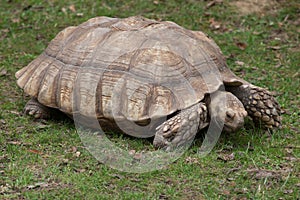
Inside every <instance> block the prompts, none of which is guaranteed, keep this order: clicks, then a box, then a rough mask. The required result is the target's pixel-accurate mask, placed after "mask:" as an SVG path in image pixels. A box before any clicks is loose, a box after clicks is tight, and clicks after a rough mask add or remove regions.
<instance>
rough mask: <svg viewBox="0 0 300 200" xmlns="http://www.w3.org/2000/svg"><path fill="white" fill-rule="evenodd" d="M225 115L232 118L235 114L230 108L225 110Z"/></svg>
mask: <svg viewBox="0 0 300 200" xmlns="http://www.w3.org/2000/svg"><path fill="white" fill-rule="evenodd" d="M226 116H227V117H228V118H230V119H233V118H234V116H235V113H234V112H233V111H231V110H228V111H226Z"/></svg>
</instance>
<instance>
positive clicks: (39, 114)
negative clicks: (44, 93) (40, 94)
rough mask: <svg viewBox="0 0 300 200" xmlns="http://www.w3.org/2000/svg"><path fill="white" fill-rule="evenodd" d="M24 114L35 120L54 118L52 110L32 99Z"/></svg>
mask: <svg viewBox="0 0 300 200" xmlns="http://www.w3.org/2000/svg"><path fill="white" fill-rule="evenodd" d="M24 113H25V114H27V115H30V116H33V117H34V118H35V119H48V118H50V117H51V116H52V109H51V108H49V107H47V106H44V105H43V104H41V103H40V102H38V100H37V99H35V98H31V99H30V100H29V101H28V102H27V104H26V105H25V107H24Z"/></svg>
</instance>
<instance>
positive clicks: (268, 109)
mask: <svg viewBox="0 0 300 200" xmlns="http://www.w3.org/2000/svg"><path fill="white" fill-rule="evenodd" d="M226 89H227V87H226ZM228 90H229V91H230V92H232V93H233V94H234V95H235V96H237V97H238V98H239V99H240V100H241V101H242V103H243V104H244V106H245V109H246V110H247V112H248V114H249V116H250V117H251V118H252V119H253V121H254V122H261V123H262V124H263V125H264V126H265V127H266V128H280V127H281V116H280V115H281V114H282V113H283V111H282V110H281V108H280V105H279V104H278V102H277V101H276V100H275V98H274V97H273V95H272V94H271V92H269V91H268V90H266V89H264V88H261V87H257V86H254V85H251V84H249V85H246V84H245V85H241V86H239V87H228Z"/></svg>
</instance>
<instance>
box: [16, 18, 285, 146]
mask: <svg viewBox="0 0 300 200" xmlns="http://www.w3.org/2000/svg"><path fill="white" fill-rule="evenodd" d="M16 78H17V84H18V85H19V86H20V87H21V88H22V89H23V90H24V91H25V93H26V94H28V95H30V96H31V97H32V98H31V99H30V100H29V101H28V103H27V104H26V106H25V108H24V112H25V113H26V114H29V115H32V116H33V117H34V118H36V119H43V118H44V119H46V118H49V117H51V116H53V115H55V114H54V113H55V112H53V110H60V111H62V112H63V113H65V114H67V115H68V116H70V117H74V116H75V115H77V114H78V115H80V116H81V118H80V119H81V122H80V123H82V124H85V125H86V126H88V127H91V128H93V127H94V125H95V124H94V125H92V124H91V123H90V120H89V119H91V118H95V117H96V118H97V122H98V123H99V124H100V126H101V128H102V127H104V129H117V130H121V131H123V132H125V133H126V134H128V135H132V136H134V137H141V138H147V137H153V136H155V137H154V140H153V144H154V146H155V147H156V148H170V147H177V146H180V145H183V144H184V143H185V142H187V141H190V140H191V138H193V137H194V136H195V135H196V133H197V132H198V131H199V130H201V129H203V128H205V127H207V126H208V125H209V124H210V123H211V122H212V121H215V122H220V123H219V124H221V125H222V122H223V126H222V127H223V128H222V129H223V130H224V132H235V131H237V130H239V129H240V128H242V127H243V125H244V118H245V117H246V116H249V117H250V118H252V119H253V121H254V122H255V124H262V125H263V126H264V127H266V128H270V129H272V128H279V127H280V126H281V116H280V115H281V112H282V111H281V108H280V105H279V104H278V103H277V101H276V100H275V98H274V96H273V95H272V93H271V92H269V91H268V90H267V89H265V88H261V87H258V86H255V85H252V84H250V83H249V82H247V81H245V80H243V79H241V78H239V77H237V76H236V75H235V74H234V73H233V72H232V71H231V70H230V69H229V68H228V66H227V64H226V59H225V57H224V55H223V54H222V52H221V50H220V48H219V47H218V46H217V44H216V43H215V42H214V41H213V40H212V39H211V38H209V37H208V36H207V35H205V34H204V33H203V32H201V31H192V30H187V29H185V28H183V27H181V26H179V25H177V24H176V23H174V22H170V21H156V20H151V19H147V18H144V17H141V16H133V17H128V18H123V19H119V18H110V17H104V16H102V17H96V18H92V19H89V20H88V21H86V22H84V23H82V24H80V25H79V26H71V27H67V28H65V29H64V30H63V31H61V32H60V33H59V34H58V35H57V36H56V37H55V38H54V39H53V40H52V41H51V42H50V44H49V46H48V47H47V48H46V50H45V51H44V52H43V53H42V54H41V55H40V56H38V57H37V58H36V59H35V60H33V61H32V62H31V63H30V64H28V65H27V66H26V67H24V68H22V69H20V70H19V71H18V72H16ZM74 97H75V98H74ZM99 124H98V125H99Z"/></svg>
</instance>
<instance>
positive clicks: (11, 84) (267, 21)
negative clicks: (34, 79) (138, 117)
mask: <svg viewBox="0 0 300 200" xmlns="http://www.w3.org/2000/svg"><path fill="white" fill-rule="evenodd" d="M299 8H300V4H299V2H298V1H297V0H261V1H258V0H257V1H256V0H253V1H251V0H245V1H228V0H214V1H194V0H189V1H177V0H169V1H164V0H157V1H151V0H143V1H139V0H138V1H127V0H117V1H105V0H103V1H85V2H84V3H82V2H81V1H79V0H74V1H72V2H69V3H63V2H62V1H56V0H50V1H39V0H31V1H3V2H2V3H1V7H0V15H1V18H0V41H1V42H0V58H1V59H0V152H1V153H0V199H53V198H57V199H70V198H72V199H83V198H86V199H108V198H118V199H297V198H299V193H300V191H299V190H300V171H299V169H300V166H299V163H300V162H299V159H300V142H299V141H300V137H299V129H300V124H299V115H300V112H299V110H300V109H299V107H300V106H299V105H300V100H299V99H300V92H299V91H300V90H299V77H300V75H299V74H300V72H299V66H300V56H299V55H300V46H299V35H300V28H299V27H300V20H299V19H300V15H299V13H300V10H299ZM100 15H106V16H111V17H127V16H131V15H143V16H145V17H148V18H154V19H157V20H171V21H174V22H176V23H178V24H179V25H181V26H183V27H185V28H188V29H193V30H202V31H204V32H205V33H207V34H208V35H209V36H210V37H211V38H213V39H214V40H215V41H216V43H217V44H218V45H219V46H220V48H221V49H222V51H223V53H224V54H225V56H226V57H227V62H228V65H229V66H230V68H231V69H232V71H234V72H235V73H236V74H237V75H238V76H240V77H242V78H245V79H246V80H248V81H250V82H251V83H253V84H255V85H258V86H261V87H267V88H269V89H270V90H271V91H274V92H275V93H276V95H277V97H276V98H277V100H278V102H279V103H280V104H281V106H282V108H283V109H284V110H285V112H286V113H285V114H284V115H283V127H282V129H280V130H274V131H272V132H270V131H267V130H264V129H262V128H260V127H259V126H254V124H253V123H252V122H251V121H250V120H248V121H247V124H246V126H245V128H243V129H242V130H241V131H239V132H237V133H234V134H229V135H228V134H223V135H222V136H221V138H220V140H219V141H218V143H217V145H216V146H215V147H214V149H213V151H212V152H211V153H210V154H208V155H207V156H206V157H201V156H200V155H199V154H198V153H197V150H198V148H199V146H200V145H201V141H202V138H201V136H200V137H198V138H197V139H196V140H195V142H194V143H193V145H192V147H191V148H190V149H189V150H188V151H187V152H185V153H184V155H183V156H181V157H180V158H179V159H178V160H176V161H175V162H174V163H172V164H170V165H168V166H166V167H165V168H164V169H162V170H158V171H154V172H148V173H141V174H137V173H125V172H120V171H118V170H114V169H111V168H109V167H107V166H106V165H104V164H102V163H100V162H98V161H97V160H96V159H95V158H94V157H93V156H92V155H91V154H90V153H89V152H88V151H87V150H86V148H85V147H84V145H83V144H82V142H81V140H80V138H79V136H78V134H77V132H76V129H75V126H74V124H73V123H72V121H71V120H69V119H67V118H63V119H52V120H47V121H35V120H33V119H32V118H30V117H28V116H23V115H22V109H23V107H24V105H25V103H26V101H27V100H28V99H29V97H28V96H26V94H24V93H23V92H22V90H21V89H20V88H18V86H17V85H16V79H15V77H14V73H15V72H16V71H17V70H18V69H21V68H22V67H24V66H26V65H27V64H28V63H29V62H30V61H32V60H33V59H34V58H36V57H37V56H38V55H39V54H40V53H41V52H42V51H43V50H44V49H45V48H46V47H47V44H48V43H49V42H50V40H51V39H52V38H53V37H54V36H55V35H56V34H57V33H58V32H59V31H61V30H62V29H63V28H65V27H67V26H71V25H78V24H80V23H82V22H84V21H86V20H87V19H89V18H91V17H95V16H100ZM109 136H110V139H111V140H112V141H114V142H115V143H117V144H118V145H121V147H122V148H124V149H127V150H128V151H129V152H135V151H141V150H149V149H150V150H152V149H153V147H152V145H151V140H145V139H134V138H131V137H126V136H124V135H120V134H117V133H111V134H109Z"/></svg>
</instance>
